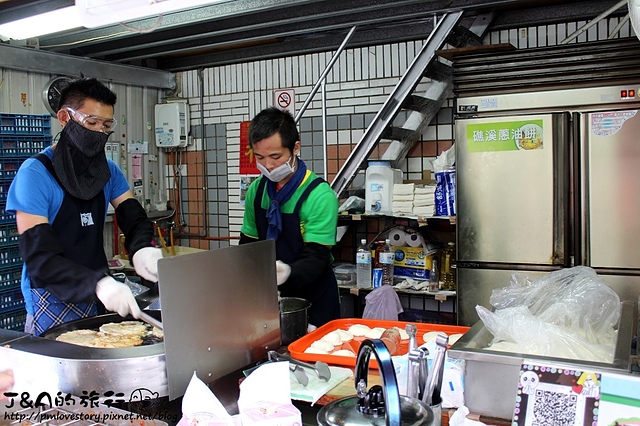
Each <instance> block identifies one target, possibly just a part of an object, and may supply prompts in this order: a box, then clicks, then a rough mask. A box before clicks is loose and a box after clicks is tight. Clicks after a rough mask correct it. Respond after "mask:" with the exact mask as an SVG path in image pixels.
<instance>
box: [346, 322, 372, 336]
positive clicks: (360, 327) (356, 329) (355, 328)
mask: <svg viewBox="0 0 640 426" xmlns="http://www.w3.org/2000/svg"><path fill="white" fill-rule="evenodd" d="M369 330H371V329H370V328H369V327H367V326H366V325H364V324H354V325H352V326H351V327H349V333H351V334H352V335H354V336H364V335H365V334H367V332H368V331H369Z"/></svg>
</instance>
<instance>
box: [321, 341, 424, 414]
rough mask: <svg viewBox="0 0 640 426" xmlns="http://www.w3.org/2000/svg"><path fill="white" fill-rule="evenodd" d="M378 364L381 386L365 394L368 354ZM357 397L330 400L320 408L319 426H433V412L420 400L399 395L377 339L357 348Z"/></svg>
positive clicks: (385, 353)
mask: <svg viewBox="0 0 640 426" xmlns="http://www.w3.org/2000/svg"><path fill="white" fill-rule="evenodd" d="M372 352H373V354H374V355H375V357H376V359H377V361H378V370H379V371H380V375H381V376H382V386H378V385H376V386H372V387H371V389H369V390H368V391H367V373H368V371H369V358H370V357H371V353H372ZM355 384H356V391H357V393H356V395H355V396H347V397H345V398H341V399H338V400H336V401H333V402H331V403H329V404H327V405H325V406H324V407H322V408H321V409H320V411H319V412H318V415H317V421H318V424H319V425H322V426H342V425H387V426H400V425H427V426H433V425H434V420H435V417H434V413H433V411H432V410H431V408H429V406H427V404H425V403H423V402H422V401H420V400H418V399H415V398H409V397H406V396H401V395H400V393H399V392H398V382H397V380H396V373H395V371H394V369H393V364H392V362H391V354H390V353H389V350H388V349H387V347H386V346H385V344H384V343H383V342H382V341H381V340H379V339H373V340H365V341H364V342H362V345H360V350H359V351H358V359H357V362H356V378H355Z"/></svg>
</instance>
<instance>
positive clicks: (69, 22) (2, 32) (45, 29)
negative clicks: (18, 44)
mask: <svg viewBox="0 0 640 426" xmlns="http://www.w3.org/2000/svg"><path fill="white" fill-rule="evenodd" d="M78 27H82V23H81V21H80V15H79V14H78V10H77V9H76V7H75V6H69V7H63V8H61V9H56V10H52V11H51V12H46V13H41V14H40V15H33V16H29V17H28V18H23V19H18V20H17V21H12V22H7V23H6V24H2V25H0V38H2V40H8V39H14V40H25V39H28V38H31V37H38V36H41V35H45V34H52V33H57V32H60V31H66V30H70V29H72V28H78Z"/></svg>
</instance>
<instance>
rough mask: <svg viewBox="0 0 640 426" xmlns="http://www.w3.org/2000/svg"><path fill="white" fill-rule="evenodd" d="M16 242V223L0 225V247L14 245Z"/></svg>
mask: <svg viewBox="0 0 640 426" xmlns="http://www.w3.org/2000/svg"><path fill="white" fill-rule="evenodd" d="M17 244H18V225H16V224H15V223H8V224H5V225H0V247H7V246H15V245H17Z"/></svg>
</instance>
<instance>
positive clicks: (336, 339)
mask: <svg viewBox="0 0 640 426" xmlns="http://www.w3.org/2000/svg"><path fill="white" fill-rule="evenodd" d="M320 340H322V341H323V342H329V343H331V344H332V345H333V346H340V345H341V344H342V338H341V337H340V333H338V332H337V331H331V332H329V333H327V334H325V335H324V336H322V338H321V339H320Z"/></svg>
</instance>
